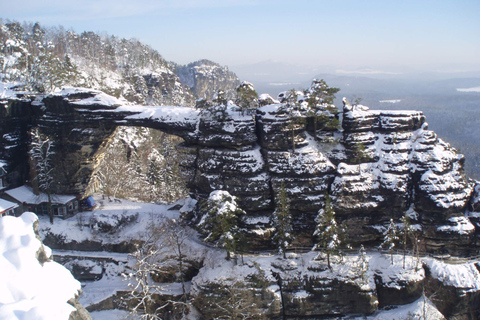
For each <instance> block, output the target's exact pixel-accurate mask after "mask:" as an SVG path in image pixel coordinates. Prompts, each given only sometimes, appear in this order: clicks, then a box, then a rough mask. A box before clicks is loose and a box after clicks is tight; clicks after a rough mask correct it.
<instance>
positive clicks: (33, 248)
mask: <svg viewBox="0 0 480 320" xmlns="http://www.w3.org/2000/svg"><path fill="white" fill-rule="evenodd" d="M37 225H38V219H37V216H36V215H35V214H34V213H31V212H26V213H24V214H23V215H22V216H21V217H18V218H16V217H10V216H6V217H2V218H0V252H1V254H0V270H1V272H0V318H1V319H4V320H6V319H35V320H42V319H69V317H70V315H71V314H72V312H76V311H77V309H76V308H75V307H73V306H72V305H71V304H70V303H71V300H73V299H75V298H76V297H77V296H78V294H79V293H80V283H79V282H78V281H77V280H75V279H74V278H73V276H72V275H71V273H70V272H69V271H68V270H67V269H65V268H64V267H63V266H61V265H60V264H58V263H56V262H54V261H52V260H51V251H50V249H49V248H48V247H45V246H43V244H42V242H41V241H40V240H39V238H38V237H37V235H36V233H35V228H36V226H37ZM69 301H70V302H69ZM76 319H79V318H78V317H77V318H76ZM83 319H89V317H87V318H83Z"/></svg>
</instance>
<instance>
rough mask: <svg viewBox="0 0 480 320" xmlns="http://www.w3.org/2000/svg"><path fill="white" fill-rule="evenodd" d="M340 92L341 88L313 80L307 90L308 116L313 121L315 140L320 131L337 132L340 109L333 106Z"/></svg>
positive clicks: (323, 81)
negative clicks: (336, 95)
mask: <svg viewBox="0 0 480 320" xmlns="http://www.w3.org/2000/svg"><path fill="white" fill-rule="evenodd" d="M338 91H340V89H339V88H334V87H329V86H328V85H327V83H326V82H325V80H323V79H322V80H318V79H313V81H312V85H311V87H310V88H309V89H307V90H305V97H306V99H305V100H306V102H307V108H308V109H307V116H308V117H309V118H310V119H312V120H313V134H314V137H315V139H317V131H318V130H335V129H338V127H339V125H340V121H339V120H338V117H337V114H338V109H337V107H335V105H334V104H333V101H334V99H335V94H336V93H337V92H338Z"/></svg>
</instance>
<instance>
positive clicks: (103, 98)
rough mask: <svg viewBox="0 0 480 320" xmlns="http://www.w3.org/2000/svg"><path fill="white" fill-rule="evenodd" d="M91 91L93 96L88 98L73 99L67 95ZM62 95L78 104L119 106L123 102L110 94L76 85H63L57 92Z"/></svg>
mask: <svg viewBox="0 0 480 320" xmlns="http://www.w3.org/2000/svg"><path fill="white" fill-rule="evenodd" d="M84 92H87V93H91V94H92V95H93V97H90V98H81V99H73V98H70V97H69V96H70V95H72V94H78V93H84ZM59 94H60V95H62V96H65V97H66V98H67V99H68V100H69V101H70V102H71V103H72V104H74V105H79V106H91V105H100V106H106V107H107V106H108V107H112V106H120V105H122V104H124V103H125V101H122V100H119V99H117V98H115V97H113V96H111V95H108V94H106V93H103V92H102V91H99V90H92V89H87V88H78V87H75V88H74V87H64V88H62V90H61V91H60V93H59Z"/></svg>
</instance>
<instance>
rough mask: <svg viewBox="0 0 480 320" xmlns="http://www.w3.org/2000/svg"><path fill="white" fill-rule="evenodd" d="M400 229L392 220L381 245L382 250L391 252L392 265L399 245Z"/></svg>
mask: <svg viewBox="0 0 480 320" xmlns="http://www.w3.org/2000/svg"><path fill="white" fill-rule="evenodd" d="M398 241H399V237H398V228H397V226H396V225H395V223H394V222H393V219H390V223H389V225H388V227H387V229H386V230H385V232H384V233H383V242H382V244H381V245H380V246H381V247H382V248H386V249H387V250H388V251H389V252H390V257H391V263H392V264H393V251H394V248H395V245H396V244H397V243H398Z"/></svg>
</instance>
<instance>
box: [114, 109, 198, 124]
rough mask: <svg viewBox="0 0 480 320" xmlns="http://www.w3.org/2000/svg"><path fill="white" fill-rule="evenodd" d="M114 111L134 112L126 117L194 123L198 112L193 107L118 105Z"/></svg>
mask: <svg viewBox="0 0 480 320" xmlns="http://www.w3.org/2000/svg"><path fill="white" fill-rule="evenodd" d="M115 112H132V113H135V114H134V115H131V116H128V117H126V118H127V119H158V120H162V121H163V122H167V123H175V122H186V121H187V122H192V123H196V122H197V121H198V117H199V114H200V111H199V110H197V109H194V108H190V107H174V106H120V107H118V108H117V109H115Z"/></svg>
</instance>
